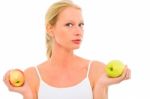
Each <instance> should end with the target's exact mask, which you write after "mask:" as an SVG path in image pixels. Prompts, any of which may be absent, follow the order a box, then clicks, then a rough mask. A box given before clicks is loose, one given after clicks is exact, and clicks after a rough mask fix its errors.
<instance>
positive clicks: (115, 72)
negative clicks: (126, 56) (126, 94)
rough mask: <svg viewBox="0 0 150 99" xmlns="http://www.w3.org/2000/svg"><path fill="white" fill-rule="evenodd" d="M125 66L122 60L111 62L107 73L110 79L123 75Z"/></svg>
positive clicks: (107, 66) (106, 68)
mask: <svg viewBox="0 0 150 99" xmlns="http://www.w3.org/2000/svg"><path fill="white" fill-rule="evenodd" d="M124 68H125V65H124V64H123V62H121V61H120V60H112V61H110V62H109V63H108V64H107V65H106V67H105V70H106V73H107V75H108V76H109V77H113V78H114V77H119V76H121V74H122V73H123V70H124Z"/></svg>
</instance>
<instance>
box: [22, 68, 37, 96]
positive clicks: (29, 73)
mask: <svg viewBox="0 0 150 99" xmlns="http://www.w3.org/2000/svg"><path fill="white" fill-rule="evenodd" d="M24 74H25V77H26V78H25V79H26V80H27V82H28V84H29V86H30V88H31V90H32V92H33V94H35V95H36V93H37V87H38V84H39V83H38V75H37V72H36V69H35V66H31V67H28V68H27V69H25V70H24Z"/></svg>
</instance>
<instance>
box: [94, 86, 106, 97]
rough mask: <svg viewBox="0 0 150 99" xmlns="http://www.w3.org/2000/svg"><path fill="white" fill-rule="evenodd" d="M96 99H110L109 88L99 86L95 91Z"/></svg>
mask: <svg viewBox="0 0 150 99" xmlns="http://www.w3.org/2000/svg"><path fill="white" fill-rule="evenodd" d="M93 95H94V99H108V86H104V85H97V86H95V88H94V90H93Z"/></svg>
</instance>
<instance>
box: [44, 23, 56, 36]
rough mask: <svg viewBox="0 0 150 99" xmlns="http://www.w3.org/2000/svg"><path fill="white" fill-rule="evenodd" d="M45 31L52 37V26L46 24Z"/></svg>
mask: <svg viewBox="0 0 150 99" xmlns="http://www.w3.org/2000/svg"><path fill="white" fill-rule="evenodd" d="M46 32H47V33H48V34H49V35H50V36H51V37H54V34H53V26H52V25H51V24H47V25H46Z"/></svg>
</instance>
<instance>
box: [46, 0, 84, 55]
mask: <svg viewBox="0 0 150 99" xmlns="http://www.w3.org/2000/svg"><path fill="white" fill-rule="evenodd" d="M67 7H73V8H77V9H80V10H81V8H80V7H79V6H78V5H76V4H74V3H73V2H72V1H70V0H60V1H58V2H56V3H54V4H52V5H51V6H50V7H49V9H48V11H47V13H46V16H45V25H46V26H47V25H49V24H50V25H52V26H54V25H55V24H56V22H57V17H58V15H59V13H60V12H61V11H62V10H63V9H64V8H67ZM52 43H53V38H52V37H51V36H50V35H49V34H48V33H46V47H47V56H48V57H51V55H52Z"/></svg>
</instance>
